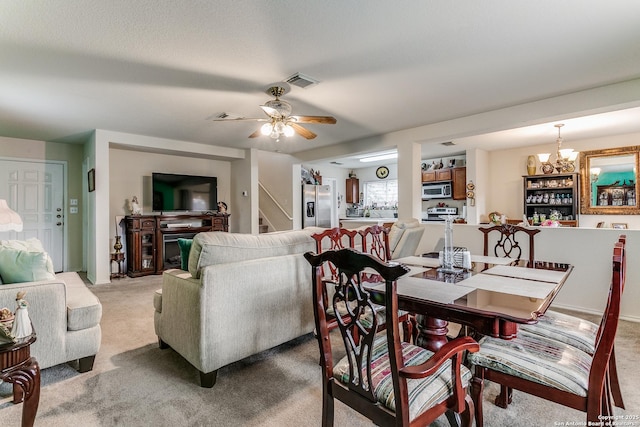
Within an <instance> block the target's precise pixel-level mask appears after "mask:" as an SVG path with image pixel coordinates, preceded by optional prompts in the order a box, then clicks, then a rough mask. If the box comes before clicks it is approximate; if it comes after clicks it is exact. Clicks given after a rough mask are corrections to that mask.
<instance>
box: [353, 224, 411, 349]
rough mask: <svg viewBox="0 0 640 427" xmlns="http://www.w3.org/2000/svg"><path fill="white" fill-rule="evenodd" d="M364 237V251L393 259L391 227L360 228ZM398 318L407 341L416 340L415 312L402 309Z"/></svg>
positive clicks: (385, 259)
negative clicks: (390, 245) (390, 239)
mask: <svg viewBox="0 0 640 427" xmlns="http://www.w3.org/2000/svg"><path fill="white" fill-rule="evenodd" d="M358 234H359V235H360V238H361V239H362V243H361V246H362V252H364V253H368V254H370V255H373V256H374V257H376V258H377V259H379V260H380V261H384V262H388V261H389V260H390V259H391V249H390V248H389V228H387V227H383V226H380V225H372V226H369V227H366V228H361V229H359V230H358ZM398 319H399V320H400V323H401V324H402V326H403V332H404V337H405V341H410V340H411V339H413V340H415V338H416V336H417V333H418V328H417V322H416V316H415V314H412V313H408V312H406V311H403V310H400V312H399V313H398Z"/></svg>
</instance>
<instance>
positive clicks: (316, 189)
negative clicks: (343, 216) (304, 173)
mask: <svg viewBox="0 0 640 427" xmlns="http://www.w3.org/2000/svg"><path fill="white" fill-rule="evenodd" d="M302 227H303V228H306V227H323V228H330V227H331V186H329V185H311V184H304V185H303V186H302Z"/></svg>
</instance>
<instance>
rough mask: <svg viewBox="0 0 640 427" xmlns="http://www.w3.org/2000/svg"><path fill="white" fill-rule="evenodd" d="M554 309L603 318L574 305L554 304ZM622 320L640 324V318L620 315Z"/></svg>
mask: <svg viewBox="0 0 640 427" xmlns="http://www.w3.org/2000/svg"><path fill="white" fill-rule="evenodd" d="M553 307H554V308H563V309H565V310H571V311H577V312H578V313H586V314H594V315H596V316H602V312H600V311H596V310H590V309H585V308H584V307H576V306H573V305H567V304H553ZM620 320H626V321H629V322H635V323H640V317H638V316H628V315H622V314H621V315H620Z"/></svg>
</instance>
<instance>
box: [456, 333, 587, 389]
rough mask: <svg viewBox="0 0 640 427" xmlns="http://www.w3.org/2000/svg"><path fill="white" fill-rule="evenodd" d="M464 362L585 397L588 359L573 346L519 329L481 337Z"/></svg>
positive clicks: (585, 354)
mask: <svg viewBox="0 0 640 427" xmlns="http://www.w3.org/2000/svg"><path fill="white" fill-rule="evenodd" d="M478 343H479V344H480V351H478V352H476V353H469V354H468V356H467V361H468V362H469V363H471V364H472V365H478V366H483V367H485V368H489V369H491V370H493V371H497V372H502V373H505V374H507V375H511V376H514V377H519V378H523V379H525V380H527V381H532V382H537V383H540V384H543V385H546V386H549V387H553V388H557V389H559V390H564V391H567V392H569V393H573V394H576V395H578V396H582V397H585V396H586V395H587V388H588V387H589V370H590V368H591V361H592V358H591V356H590V355H589V354H587V353H585V352H584V351H582V350H579V349H577V348H575V347H573V346H570V345H568V344H565V343H562V342H560V341H557V340H554V339H552V338H547V337H544V336H541V335H537V334H533V333H531V332H528V331H525V330H522V329H521V330H519V331H518V336H517V337H516V338H514V339H512V340H503V339H500V338H492V337H484V338H482V339H481V340H480V341H479V342H478Z"/></svg>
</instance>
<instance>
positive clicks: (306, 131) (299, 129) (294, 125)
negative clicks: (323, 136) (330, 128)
mask: <svg viewBox="0 0 640 427" xmlns="http://www.w3.org/2000/svg"><path fill="white" fill-rule="evenodd" d="M289 126H291V127H292V128H293V130H295V131H296V133H297V134H298V135H300V136H302V137H304V138H307V139H313V138H315V137H316V136H318V135H316V134H315V133H313V132H311V131H310V130H309V129H305V128H303V127H302V126H300V125H299V124H297V123H289Z"/></svg>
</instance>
